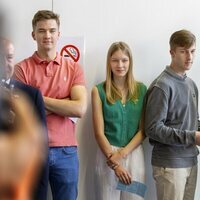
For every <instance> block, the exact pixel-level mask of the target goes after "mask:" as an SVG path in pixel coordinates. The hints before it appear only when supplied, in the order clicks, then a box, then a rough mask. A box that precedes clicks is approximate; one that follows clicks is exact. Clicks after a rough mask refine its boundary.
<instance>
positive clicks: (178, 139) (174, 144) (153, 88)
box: [145, 30, 200, 200]
mask: <svg viewBox="0 0 200 200" xmlns="http://www.w3.org/2000/svg"><path fill="white" fill-rule="evenodd" d="M169 43H170V54H171V64H170V65H169V66H167V67H166V69H165V70H164V71H163V72H162V73H161V74H160V75H159V76H158V77H157V78H156V79H155V80H154V81H153V83H152V84H151V85H150V87H149V89H148V92H147V96H146V105H145V133H146V135H147V136H148V137H149V140H150V143H151V144H152V145H153V151H152V165H153V177H154V179H155V182H156V189H157V199H158V200H161V199H162V200H193V199H194V194H195V188H196V179H197V155H198V153H199V152H198V149H197V147H196V144H197V145H199V144H200V132H198V131H197V128H198V124H197V122H198V89H197V86H196V84H195V83H194V81H193V80H191V79H190V78H189V77H187V75H186V71H188V70H190V68H191V66H192V63H193V59H194V56H195V48H196V38H195V36H194V35H193V33H191V32H190V31H187V30H180V31H176V32H175V33H173V34H172V35H171V37H170V41H169Z"/></svg>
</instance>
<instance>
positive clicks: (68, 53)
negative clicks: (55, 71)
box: [60, 44, 80, 62]
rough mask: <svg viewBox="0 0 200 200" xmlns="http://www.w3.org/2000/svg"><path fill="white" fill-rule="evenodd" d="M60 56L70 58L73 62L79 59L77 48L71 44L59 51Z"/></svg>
mask: <svg viewBox="0 0 200 200" xmlns="http://www.w3.org/2000/svg"><path fill="white" fill-rule="evenodd" d="M60 55H61V56H64V57H70V58H72V59H73V60H74V61H75V62H77V61H78V60H79V58H80V52H79V50H78V48H77V47H76V46H74V45H72V44H68V45H66V46H64V47H63V48H62V49H61V51H60Z"/></svg>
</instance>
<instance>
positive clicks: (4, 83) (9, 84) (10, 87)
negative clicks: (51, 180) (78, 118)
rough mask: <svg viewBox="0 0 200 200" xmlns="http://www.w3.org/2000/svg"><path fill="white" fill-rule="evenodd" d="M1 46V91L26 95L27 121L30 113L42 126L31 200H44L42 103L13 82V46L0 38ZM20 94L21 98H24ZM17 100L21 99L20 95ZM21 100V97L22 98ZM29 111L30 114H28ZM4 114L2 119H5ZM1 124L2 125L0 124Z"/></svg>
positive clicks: (27, 88) (45, 173)
mask: <svg viewBox="0 0 200 200" xmlns="http://www.w3.org/2000/svg"><path fill="white" fill-rule="evenodd" d="M0 44H1V66H0V71H1V89H3V91H4V92H5V90H7V92H8V94H11V98H12V96H13V95H12V94H13V93H14V94H15V93H17V94H18V93H19V90H20V91H21V92H23V93H24V95H26V96H27V97H26V98H27V99H28V101H30V105H31V107H29V109H28V110H27V112H26V117H27V118H28V119H29V115H30V113H34V115H36V117H37V118H38V120H39V124H40V125H42V127H43V131H40V134H41V141H42V142H43V150H42V151H41V152H38V153H39V154H41V155H43V157H44V160H43V161H44V163H42V164H41V165H40V167H39V168H38V169H37V171H38V172H37V173H38V180H36V181H35V185H34V188H33V189H32V193H33V196H34V197H32V198H31V199H36V200H45V199H46V196H47V190H48V177H47V176H48V166H47V161H45V158H46V156H45V154H46V152H47V148H48V147H47V130H46V118H45V110H44V103H43V99H42V96H41V93H40V91H39V90H37V89H35V88H33V87H31V86H27V85H25V84H23V83H21V82H18V81H16V80H13V79H12V78H11V77H12V75H13V72H14V46H13V44H12V42H11V41H9V40H8V39H5V38H0ZM24 95H23V94H22V96H24ZM18 96H20V98H19V99H21V93H20V95H18ZM22 98H23V97H22ZM29 111H30V112H29ZM6 117H7V116H6V114H4V118H6ZM1 124H2V123H1ZM33 128H34V127H33Z"/></svg>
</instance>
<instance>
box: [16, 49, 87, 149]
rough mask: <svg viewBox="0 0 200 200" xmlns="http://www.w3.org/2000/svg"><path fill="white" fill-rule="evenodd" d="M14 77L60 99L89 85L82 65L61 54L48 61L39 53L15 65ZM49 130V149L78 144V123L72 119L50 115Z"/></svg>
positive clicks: (45, 94)
mask: <svg viewBox="0 0 200 200" xmlns="http://www.w3.org/2000/svg"><path fill="white" fill-rule="evenodd" d="M14 78H15V79H17V80H19V81H22V82H23V83H25V84H28V85H31V86H33V87H36V88H38V89H39V90H40V91H41V93H42V95H43V96H47V97H51V98H56V99H63V98H70V91H71V88H72V87H73V86H74V85H85V80H84V75H83V70H82V68H81V67H80V65H79V64H78V63H75V62H73V61H71V60H69V59H66V58H64V57H61V56H60V55H59V54H57V56H56V58H55V59H54V60H52V61H50V62H47V61H45V60H42V59H41V58H40V57H39V56H38V55H37V52H35V53H34V54H33V55H32V56H31V57H29V58H26V59H24V60H23V61H21V62H20V63H18V64H17V65H16V66H15V73H14ZM27 117H28V116H27ZM47 127H48V136H49V146H51V147H52V146H76V145H77V140H76V136H75V124H74V123H73V122H72V121H71V120H70V119H69V118H68V117H63V116H59V115H57V114H50V115H48V116H47Z"/></svg>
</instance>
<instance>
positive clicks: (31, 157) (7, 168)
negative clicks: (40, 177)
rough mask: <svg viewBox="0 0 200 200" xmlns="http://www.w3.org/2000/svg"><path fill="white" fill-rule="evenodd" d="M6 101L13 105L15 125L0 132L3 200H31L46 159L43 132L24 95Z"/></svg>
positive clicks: (0, 178)
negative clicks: (34, 186) (41, 167)
mask: <svg viewBox="0 0 200 200" xmlns="http://www.w3.org/2000/svg"><path fill="white" fill-rule="evenodd" d="M18 94H19V93H18ZM4 98H7V100H8V101H9V102H10V106H11V110H12V112H13V113H14V124H13V126H12V128H11V129H8V130H0V199H4V198H5V199H6V198H7V199H12V200H29V199H30V193H31V190H32V188H33V185H34V182H35V181H36V178H37V174H38V173H39V169H40V166H41V164H42V161H43V160H44V159H45V153H46V152H45V148H44V147H45V145H44V142H45V140H44V138H43V136H44V134H43V129H42V126H41V125H40V123H39V122H38V120H37V118H36V116H35V115H34V113H32V109H31V105H30V104H29V102H28V100H27V99H26V97H25V96H24V95H23V94H21V93H20V94H19V95H18V96H12V98H10V96H7V97H4ZM4 193H5V194H4ZM1 195H2V197H1ZM4 196H5V197H4Z"/></svg>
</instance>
